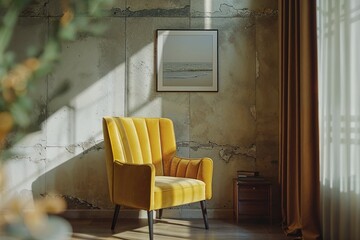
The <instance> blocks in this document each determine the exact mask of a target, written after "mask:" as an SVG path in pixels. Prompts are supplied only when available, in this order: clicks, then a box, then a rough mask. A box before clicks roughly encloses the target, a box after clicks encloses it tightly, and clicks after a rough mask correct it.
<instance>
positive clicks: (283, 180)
mask: <svg viewBox="0 0 360 240" xmlns="http://www.w3.org/2000/svg"><path fill="white" fill-rule="evenodd" d="M279 22H280V84H279V85H280V89H279V90H280V94H279V95H280V123H279V124H280V126H279V129H280V171H279V172H280V174H279V178H280V184H281V201H282V202H281V208H282V217H283V224H284V225H283V226H284V229H285V231H286V232H287V233H288V234H298V235H302V236H303V239H305V240H308V239H321V234H320V232H321V230H320V214H319V212H320V208H319V206H320V203H319V202H320V199H319V198H320V192H319V191H320V179H319V133H318V131H319V128H318V104H317V103H318V90H317V36H316V1H314V0H279Z"/></svg>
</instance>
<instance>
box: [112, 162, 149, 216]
mask: <svg viewBox="0 0 360 240" xmlns="http://www.w3.org/2000/svg"><path fill="white" fill-rule="evenodd" d="M113 188H114V189H113V192H114V194H113V202H114V203H115V204H120V205H125V206H128V207H134V208H140V209H144V210H151V209H152V208H153V206H154V194H153V192H154V188H155V167H154V166H153V165H152V164H130V163H122V162H119V161H114V184H113Z"/></svg>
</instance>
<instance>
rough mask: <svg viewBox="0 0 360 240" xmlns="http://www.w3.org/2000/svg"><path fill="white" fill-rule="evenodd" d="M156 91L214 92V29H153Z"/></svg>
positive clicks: (215, 61)
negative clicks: (154, 31)
mask: <svg viewBox="0 0 360 240" xmlns="http://www.w3.org/2000/svg"><path fill="white" fill-rule="evenodd" d="M156 39H157V41H156V58H157V59H156V76H157V77H156V78H157V86H156V90H157V91H158V92H178V91H182V92H218V85H219V84H218V30H217V29H205V30H202V29H201V30H198V29H190V30H178V29H175V30H171V29H158V30H156Z"/></svg>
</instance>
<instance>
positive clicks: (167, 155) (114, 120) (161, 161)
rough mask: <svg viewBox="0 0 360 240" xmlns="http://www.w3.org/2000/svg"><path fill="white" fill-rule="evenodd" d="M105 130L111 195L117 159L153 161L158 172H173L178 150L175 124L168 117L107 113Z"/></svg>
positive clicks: (158, 173)
mask: <svg viewBox="0 0 360 240" xmlns="http://www.w3.org/2000/svg"><path fill="white" fill-rule="evenodd" d="M103 134H104V144H105V153H106V168H107V176H108V183H109V190H110V191H109V192H110V195H111V196H110V198H111V199H112V192H113V185H112V184H113V183H112V181H113V164H114V161H119V162H123V163H132V164H144V163H152V164H153V165H154V166H155V170H156V172H155V174H156V175H157V176H161V175H169V172H170V159H171V158H172V157H173V156H174V155H175V153H176V141H175V133H174V126H173V123H172V121H171V120H170V119H167V118H127V117H104V118H103Z"/></svg>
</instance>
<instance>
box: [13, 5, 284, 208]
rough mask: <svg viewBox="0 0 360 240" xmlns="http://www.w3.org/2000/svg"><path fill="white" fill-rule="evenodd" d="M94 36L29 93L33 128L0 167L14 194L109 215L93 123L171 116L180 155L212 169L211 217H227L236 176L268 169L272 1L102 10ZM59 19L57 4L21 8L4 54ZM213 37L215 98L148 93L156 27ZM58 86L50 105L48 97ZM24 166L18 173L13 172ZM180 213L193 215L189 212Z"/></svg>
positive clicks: (273, 119) (68, 50)
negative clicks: (206, 161) (58, 199)
mask: <svg viewBox="0 0 360 240" xmlns="http://www.w3.org/2000/svg"><path fill="white" fill-rule="evenodd" d="M104 11H105V12H106V13H107V17H105V18H103V19H102V21H103V22H104V23H105V24H106V25H107V26H108V31H107V33H106V34H105V35H104V36H103V37H97V38H94V37H90V36H82V37H81V38H80V39H79V40H77V41H76V42H73V43H65V44H64V45H63V48H62V59H61V63H60V64H59V66H58V67H57V69H56V70H55V72H54V73H52V74H50V75H49V76H48V77H47V78H45V79H43V80H42V81H43V84H41V85H40V86H39V91H38V95H37V96H36V97H37V99H39V101H38V102H39V103H38V106H37V108H36V109H35V110H36V112H39V113H40V114H43V115H44V120H43V121H41V122H39V124H40V125H41V131H39V132H36V133H34V134H32V135H30V136H28V137H27V138H26V139H25V140H24V141H23V142H22V143H20V144H19V145H18V146H17V149H18V150H19V152H20V153H19V155H17V156H16V157H15V158H14V159H13V160H12V161H10V162H9V163H8V173H9V175H10V178H9V179H10V181H9V183H10V184H9V186H13V188H11V190H10V189H9V191H12V192H13V193H14V194H20V195H22V196H23V197H28V198H31V197H32V196H33V194H32V193H34V196H35V197H38V196H40V195H44V194H47V193H50V192H52V191H56V192H57V193H58V194H59V195H62V196H64V197H65V198H66V199H67V200H68V202H69V203H70V204H69V208H100V209H109V208H112V206H111V204H110V202H109V200H108V194H107V186H106V176H105V166H104V165H103V164H104V163H103V145H102V133H101V117H102V116H103V115H109V114H110V115H127V116H152V117H160V116H162V117H169V118H171V119H173V121H174V124H175V131H176V137H177V143H178V152H179V155H182V156H186V157H202V156H208V157H211V158H212V159H213V160H214V182H213V184H214V185H213V186H214V188H213V192H214V197H213V199H212V200H211V201H209V203H208V207H209V208H210V209H225V210H226V209H227V210H229V209H231V208H232V178H234V177H235V176H236V170H238V169H245V170H257V171H260V173H261V174H262V175H263V176H265V177H268V178H269V179H270V180H271V181H272V182H273V183H274V188H273V189H274V191H273V194H274V204H273V205H274V206H273V208H274V209H275V210H276V209H278V206H279V203H278V202H279V197H278V186H277V172H278V130H277V129H278V126H277V124H278V70H277V69H278V19H277V1H276V0H212V1H199V0H155V1H146V0H127V1H126V0H117V1H115V3H114V5H113V6H110V7H109V8H108V9H104ZM59 16H61V11H60V10H59V6H58V3H56V2H54V1H45V0H44V1H40V3H38V4H35V5H33V6H31V7H30V8H29V9H27V10H26V11H24V13H23V16H22V17H21V19H20V22H19V24H18V29H17V32H16V36H15V40H14V43H13V48H14V49H17V50H18V52H22V51H23V42H24V41H26V42H33V43H36V44H39V45H41V43H42V42H44V41H46V37H47V33H48V31H49V29H51V27H52V25H53V22H54V21H57V20H58V18H59ZM160 28H161V29H166V28H169V29H189V28H193V29H199V28H200V29H203V28H205V29H218V31H219V92H217V93H214V92H211V93H204V92H203V93H201V92H191V93H186V92H179V93H176V92H167V93H165V92H162V93H160V92H156V88H155V84H156V77H155V74H156V73H155V55H154V47H155V45H154V40H155V30H156V29H160ZM62 86H67V88H66V89H67V90H66V91H65V92H64V93H63V94H62V95H60V96H57V97H55V98H52V97H51V96H53V95H54V91H56V89H57V88H59V87H62ZM19 169H22V170H21V171H22V172H23V173H22V174H21V176H19V175H18V174H16V172H17V171H18V170H19ZM184 208H198V206H197V205H189V206H185V207H184Z"/></svg>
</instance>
